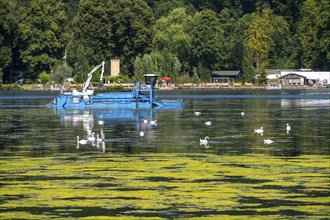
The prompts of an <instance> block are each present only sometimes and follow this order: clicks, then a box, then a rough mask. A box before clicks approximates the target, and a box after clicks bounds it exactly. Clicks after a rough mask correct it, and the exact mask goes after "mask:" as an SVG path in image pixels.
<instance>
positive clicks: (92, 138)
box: [87, 132, 95, 142]
mask: <svg viewBox="0 0 330 220" xmlns="http://www.w3.org/2000/svg"><path fill="white" fill-rule="evenodd" d="M94 134H95V133H94V132H93V133H92V136H90V137H87V140H89V141H91V142H94V141H95V136H94Z"/></svg>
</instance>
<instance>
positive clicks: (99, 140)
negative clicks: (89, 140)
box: [95, 134, 103, 143]
mask: <svg viewBox="0 0 330 220" xmlns="http://www.w3.org/2000/svg"><path fill="white" fill-rule="evenodd" d="M95 141H96V143H101V142H102V141H103V138H100V135H99V134H96V139H95Z"/></svg>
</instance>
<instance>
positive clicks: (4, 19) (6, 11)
mask: <svg viewBox="0 0 330 220" xmlns="http://www.w3.org/2000/svg"><path fill="white" fill-rule="evenodd" d="M14 9H15V3H13V2H12V1H7V0H0V84H1V83H2V76H3V75H4V80H3V81H8V80H10V78H11V77H10V74H11V71H10V68H9V67H10V66H11V64H12V58H13V52H12V51H13V48H14V47H15V45H16V43H17V42H16V41H17V34H18V31H17V29H18V22H17V19H16V18H15V13H14ZM4 70H7V71H6V72H5V74H4Z"/></svg>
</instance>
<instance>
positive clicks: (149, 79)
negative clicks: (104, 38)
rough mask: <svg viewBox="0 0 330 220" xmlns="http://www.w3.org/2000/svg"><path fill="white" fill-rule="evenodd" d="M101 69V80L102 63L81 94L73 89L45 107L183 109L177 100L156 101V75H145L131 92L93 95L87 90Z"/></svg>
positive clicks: (90, 76) (182, 105) (91, 74)
mask: <svg viewBox="0 0 330 220" xmlns="http://www.w3.org/2000/svg"><path fill="white" fill-rule="evenodd" d="M100 67H102V71H101V78H100V79H102V78H103V72H104V62H102V63H101V64H99V65H98V66H96V67H95V68H94V69H93V70H92V71H91V72H90V73H89V74H88V78H87V80H86V82H85V83H84V88H83V90H82V91H81V92H79V91H77V90H76V89H73V90H72V92H65V93H62V94H60V95H59V96H58V97H57V98H56V99H54V100H53V101H51V102H50V103H49V104H48V105H47V106H48V107H55V108H109V109H150V108H165V109H166V108H183V107H184V102H183V100H181V99H178V100H158V98H157V96H155V84H156V81H157V77H158V76H157V75H156V74H145V75H144V79H145V81H144V82H136V83H135V86H134V89H133V91H131V92H108V93H98V94H96V95H94V90H93V89H89V87H90V84H91V83H90V82H91V79H92V76H93V73H94V72H95V71H96V70H97V69H99V68H100Z"/></svg>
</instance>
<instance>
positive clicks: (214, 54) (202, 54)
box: [191, 9, 225, 69]
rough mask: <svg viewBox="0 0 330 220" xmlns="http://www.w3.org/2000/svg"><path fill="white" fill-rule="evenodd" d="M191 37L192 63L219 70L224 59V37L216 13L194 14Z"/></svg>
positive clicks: (205, 11)
mask: <svg viewBox="0 0 330 220" xmlns="http://www.w3.org/2000/svg"><path fill="white" fill-rule="evenodd" d="M191 35H192V56H193V59H194V62H195V63H200V64H201V65H202V66H204V67H206V68H209V69H210V68H212V69H217V68H220V66H222V65H223V63H224V62H223V61H224V59H225V58H224V53H223V52H224V50H222V48H224V45H223V44H224V37H223V29H221V28H220V26H219V19H218V18H217V15H216V13H215V12H213V11H211V10H208V9H206V10H203V11H201V12H198V13H196V14H195V16H194V23H193V27H192V34H191Z"/></svg>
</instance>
